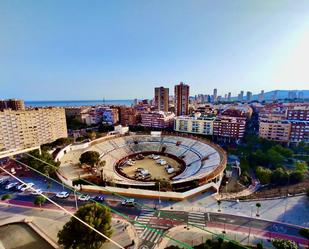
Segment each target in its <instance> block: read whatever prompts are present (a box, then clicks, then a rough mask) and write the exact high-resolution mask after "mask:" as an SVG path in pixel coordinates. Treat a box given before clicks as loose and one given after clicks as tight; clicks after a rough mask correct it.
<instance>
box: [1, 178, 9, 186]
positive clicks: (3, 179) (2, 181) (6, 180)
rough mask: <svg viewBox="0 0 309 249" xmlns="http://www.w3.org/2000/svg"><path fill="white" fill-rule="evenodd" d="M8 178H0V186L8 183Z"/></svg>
mask: <svg viewBox="0 0 309 249" xmlns="http://www.w3.org/2000/svg"><path fill="white" fill-rule="evenodd" d="M9 178H10V177H9V176H4V177H1V178H0V185H3V184H4V183H5V182H8V181H9Z"/></svg>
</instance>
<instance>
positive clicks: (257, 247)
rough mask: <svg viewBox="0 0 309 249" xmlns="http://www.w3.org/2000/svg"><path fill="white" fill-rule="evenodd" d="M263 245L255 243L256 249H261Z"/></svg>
mask: <svg viewBox="0 0 309 249" xmlns="http://www.w3.org/2000/svg"><path fill="white" fill-rule="evenodd" d="M263 248H264V247H263V244H262V243H257V244H256V249H263Z"/></svg>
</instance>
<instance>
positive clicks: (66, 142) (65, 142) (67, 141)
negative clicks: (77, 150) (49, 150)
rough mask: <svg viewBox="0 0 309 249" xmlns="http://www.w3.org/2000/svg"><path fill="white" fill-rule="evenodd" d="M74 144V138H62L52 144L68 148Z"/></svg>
mask: <svg viewBox="0 0 309 249" xmlns="http://www.w3.org/2000/svg"><path fill="white" fill-rule="evenodd" d="M72 142H73V139H72V138H69V137H62V138H58V139H57V140H56V141H54V142H53V143H52V145H53V146H67V145H69V144H70V143H72Z"/></svg>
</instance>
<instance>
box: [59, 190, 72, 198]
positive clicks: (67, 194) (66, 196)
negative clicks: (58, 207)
mask: <svg viewBox="0 0 309 249" xmlns="http://www.w3.org/2000/svg"><path fill="white" fill-rule="evenodd" d="M69 195H70V194H69V193H68V192H66V191H62V192H58V193H57V194H56V197H58V198H62V199H64V198H68V197H69Z"/></svg>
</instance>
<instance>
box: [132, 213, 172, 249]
mask: <svg viewBox="0 0 309 249" xmlns="http://www.w3.org/2000/svg"><path fill="white" fill-rule="evenodd" d="M153 217H156V215H155V212H154V211H152V210H147V209H142V210H141V213H140V215H139V216H138V217H136V219H135V220H136V221H137V222H138V223H134V227H135V229H136V231H137V234H138V236H139V238H140V239H141V240H142V241H144V242H143V243H146V244H147V245H148V247H149V248H152V247H154V246H155V244H156V243H158V241H159V240H160V238H161V237H162V235H163V233H164V232H165V231H166V230H167V229H168V228H170V227H169V226H164V225H159V224H151V219H152V218H153ZM143 225H147V228H145V227H144V226H143Z"/></svg>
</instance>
